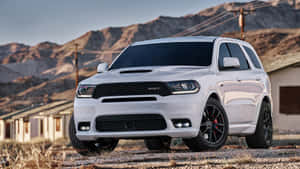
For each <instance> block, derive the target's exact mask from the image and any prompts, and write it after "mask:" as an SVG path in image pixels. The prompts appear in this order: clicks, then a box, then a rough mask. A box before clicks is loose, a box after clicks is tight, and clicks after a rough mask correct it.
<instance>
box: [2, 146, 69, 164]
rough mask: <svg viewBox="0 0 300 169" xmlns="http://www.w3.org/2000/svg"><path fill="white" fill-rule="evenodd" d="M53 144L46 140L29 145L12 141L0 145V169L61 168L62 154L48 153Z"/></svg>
mask: <svg viewBox="0 0 300 169" xmlns="http://www.w3.org/2000/svg"><path fill="white" fill-rule="evenodd" d="M53 145H54V144H52V143H51V142H50V141H48V140H40V141H38V140H34V141H33V142H30V143H17V142H13V141H9V142H2V143H0V161H2V164H1V165H2V166H1V165H0V167H2V168H9V169H18V168H36V169H40V168H43V169H44V168H45V169H47V168H49V169H50V168H61V165H62V162H63V161H64V157H63V156H62V153H60V154H57V153H52V151H49V150H50V149H51V148H50V147H52V146H53Z"/></svg>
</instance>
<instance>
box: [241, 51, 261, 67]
mask: <svg viewBox="0 0 300 169" xmlns="http://www.w3.org/2000/svg"><path fill="white" fill-rule="evenodd" d="M243 47H244V49H245V51H246V52H247V54H248V56H249V57H250V59H251V61H252V63H253V64H254V66H255V67H256V68H257V69H261V66H260V64H259V61H258V59H257V56H256V54H255V53H254V51H253V50H252V49H250V48H248V47H247V46H243Z"/></svg>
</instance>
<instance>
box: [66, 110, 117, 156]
mask: <svg viewBox="0 0 300 169" xmlns="http://www.w3.org/2000/svg"><path fill="white" fill-rule="evenodd" d="M69 138H70V142H71V145H72V147H73V148H74V149H75V150H76V151H77V152H78V153H79V154H81V155H83V156H91V155H98V154H100V153H101V152H104V151H113V150H114V149H115V148H116V146H117V145H118V141H119V140H118V139H100V140H97V141H93V142H92V141H80V140H79V139H78V138H77V137H76V127H75V122H74V117H73V115H72V117H71V119H70V122H69Z"/></svg>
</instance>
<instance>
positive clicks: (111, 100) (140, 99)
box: [102, 97, 156, 103]
mask: <svg viewBox="0 0 300 169" xmlns="http://www.w3.org/2000/svg"><path fill="white" fill-rule="evenodd" d="M146 101H156V98H155V97H130V98H109V99H103V100H102V103H119V102H146Z"/></svg>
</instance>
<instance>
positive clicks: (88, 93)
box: [76, 85, 96, 98]
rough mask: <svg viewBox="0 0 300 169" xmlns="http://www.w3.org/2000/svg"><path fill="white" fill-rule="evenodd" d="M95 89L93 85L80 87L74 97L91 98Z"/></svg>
mask: <svg viewBox="0 0 300 169" xmlns="http://www.w3.org/2000/svg"><path fill="white" fill-rule="evenodd" d="M95 88H96V86H94V85H80V86H79V87H78V89H77V93H76V96H77V97H79V98H91V97H92V96H93V93H94V90H95Z"/></svg>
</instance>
